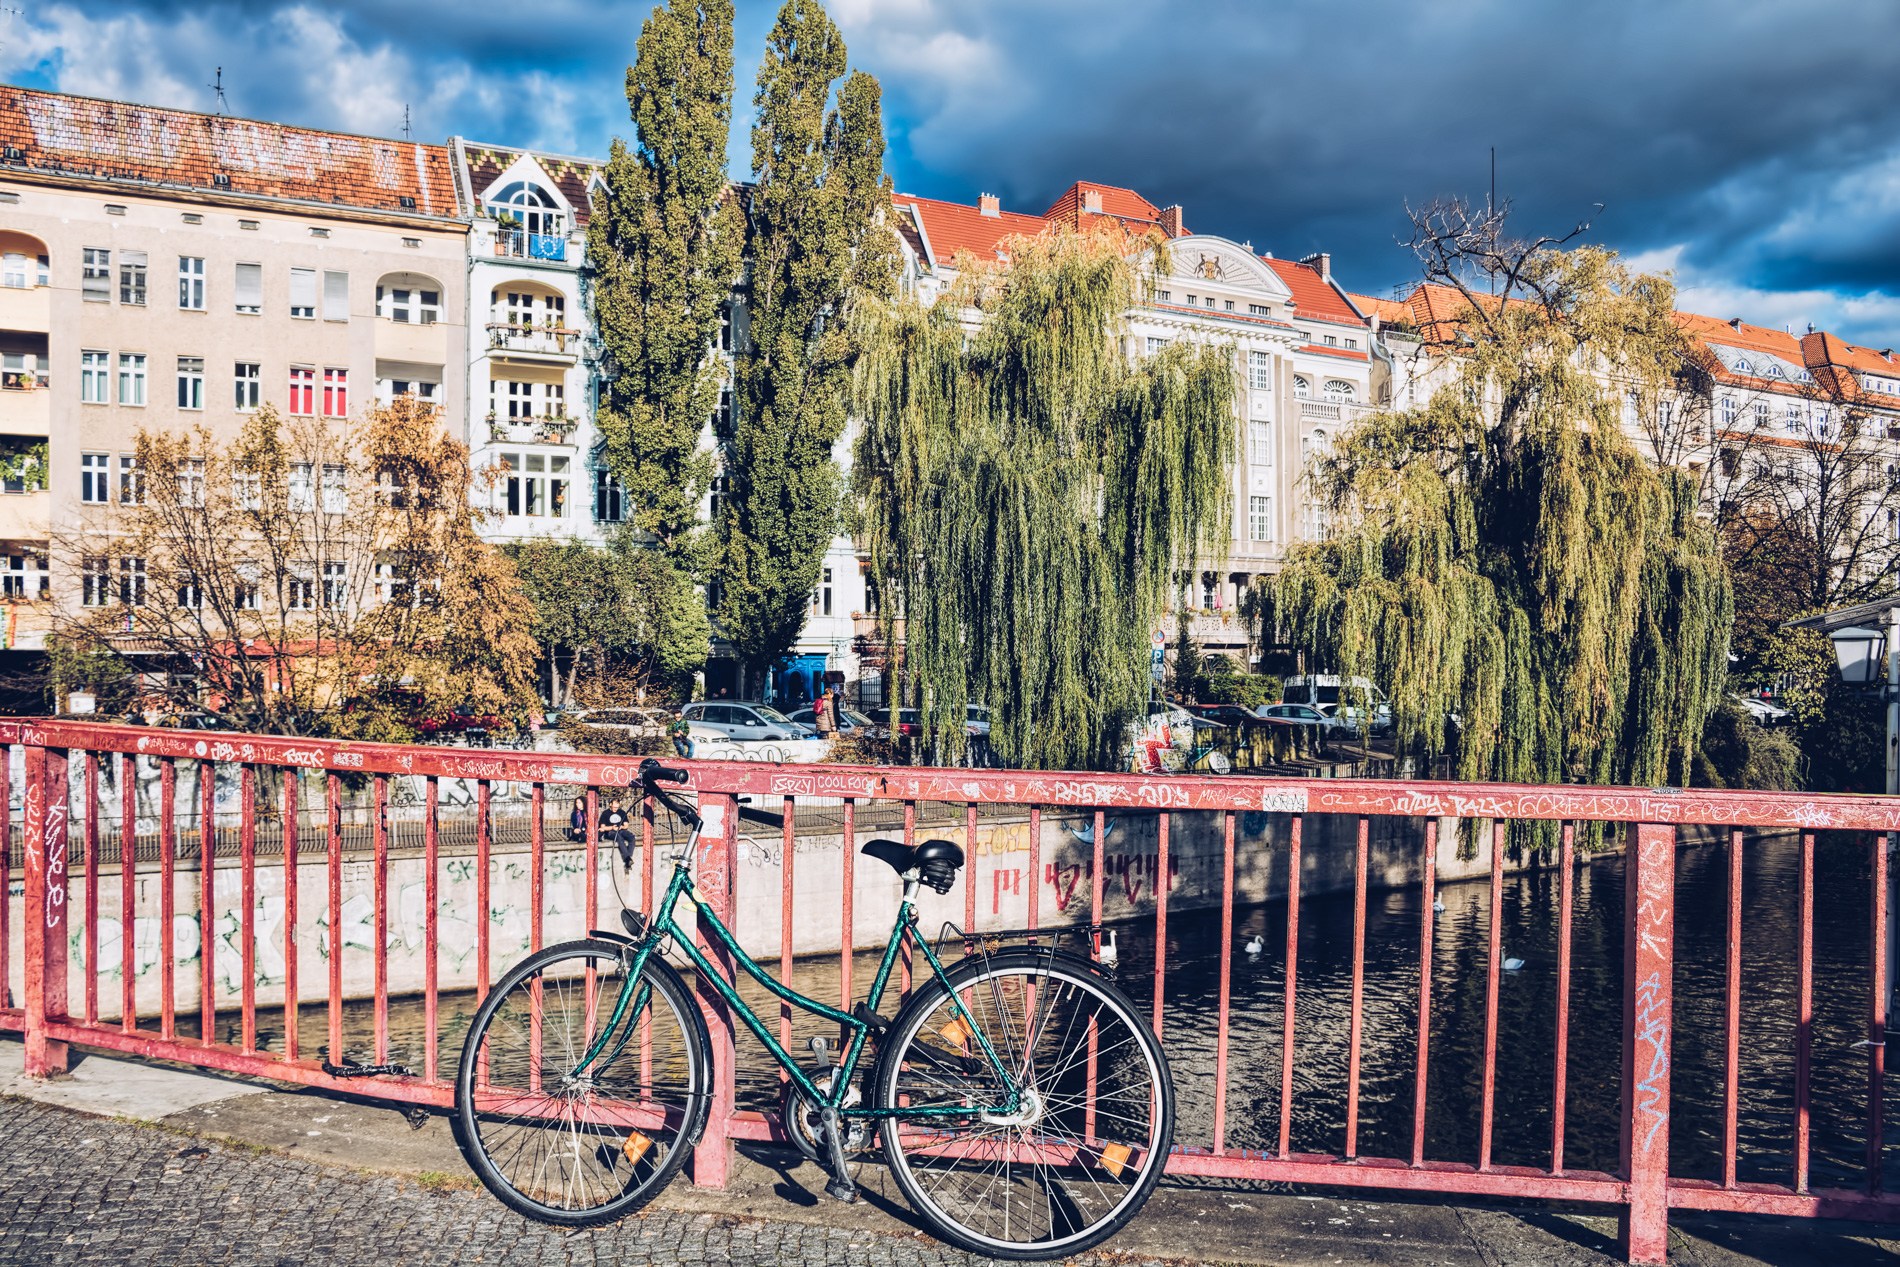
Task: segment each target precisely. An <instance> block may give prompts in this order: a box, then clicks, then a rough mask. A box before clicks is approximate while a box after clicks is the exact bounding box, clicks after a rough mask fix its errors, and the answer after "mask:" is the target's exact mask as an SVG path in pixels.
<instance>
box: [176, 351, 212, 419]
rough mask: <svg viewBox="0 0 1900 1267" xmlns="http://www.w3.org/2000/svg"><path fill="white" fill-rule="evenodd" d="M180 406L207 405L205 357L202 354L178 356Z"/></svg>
mask: <svg viewBox="0 0 1900 1267" xmlns="http://www.w3.org/2000/svg"><path fill="white" fill-rule="evenodd" d="M178 407H179V408H180V409H203V408H204V407H205V359H204V358H203V357H202V356H181V357H179V358H178Z"/></svg>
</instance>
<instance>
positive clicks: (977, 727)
mask: <svg viewBox="0 0 1900 1267" xmlns="http://www.w3.org/2000/svg"><path fill="white" fill-rule="evenodd" d="M963 729H964V730H966V731H967V732H969V733H970V734H972V735H981V736H983V738H985V739H988V738H989V737H990V710H989V709H987V708H985V707H984V706H983V705H981V704H969V705H966V706H965V707H964V722H963Z"/></svg>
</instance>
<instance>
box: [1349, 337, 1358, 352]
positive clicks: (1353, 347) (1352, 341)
mask: <svg viewBox="0 0 1900 1267" xmlns="http://www.w3.org/2000/svg"><path fill="white" fill-rule="evenodd" d="M1346 346H1347V348H1349V349H1351V350H1352V351H1354V352H1357V351H1358V350H1359V340H1357V339H1347V340H1346Z"/></svg>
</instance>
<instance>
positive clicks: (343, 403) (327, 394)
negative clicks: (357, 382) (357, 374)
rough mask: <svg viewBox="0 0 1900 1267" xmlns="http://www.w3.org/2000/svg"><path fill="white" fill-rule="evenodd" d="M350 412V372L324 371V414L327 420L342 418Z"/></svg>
mask: <svg viewBox="0 0 1900 1267" xmlns="http://www.w3.org/2000/svg"><path fill="white" fill-rule="evenodd" d="M349 412H350V372H349V371H348V370H339V369H325V370H324V371H323V413H324V416H325V417H327V418H342V417H345V416H346V415H348V413H349Z"/></svg>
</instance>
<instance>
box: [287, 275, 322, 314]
mask: <svg viewBox="0 0 1900 1267" xmlns="http://www.w3.org/2000/svg"><path fill="white" fill-rule="evenodd" d="M290 315H291V316H293V317H302V318H306V319H308V320H315V319H316V315H317V270H316V269H314V268H293V269H291V270H290Z"/></svg>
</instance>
